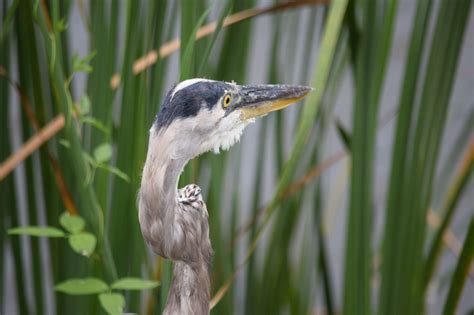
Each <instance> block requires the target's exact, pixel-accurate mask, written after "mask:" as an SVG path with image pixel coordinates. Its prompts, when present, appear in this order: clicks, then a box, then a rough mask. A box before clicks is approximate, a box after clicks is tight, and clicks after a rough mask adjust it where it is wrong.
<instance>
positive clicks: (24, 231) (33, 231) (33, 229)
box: [8, 226, 64, 237]
mask: <svg viewBox="0 0 474 315" xmlns="http://www.w3.org/2000/svg"><path fill="white" fill-rule="evenodd" d="M8 234H10V235H29V236H38V237H40V236H45V237H64V232H63V231H61V230H60V229H57V228H55V227H51V226H22V227H17V228H13V229H9V230H8Z"/></svg>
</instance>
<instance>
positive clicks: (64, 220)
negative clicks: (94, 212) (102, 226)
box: [59, 212, 86, 234]
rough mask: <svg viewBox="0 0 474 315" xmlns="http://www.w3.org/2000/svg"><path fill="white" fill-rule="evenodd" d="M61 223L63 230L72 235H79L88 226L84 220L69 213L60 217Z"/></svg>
mask: <svg viewBox="0 0 474 315" xmlns="http://www.w3.org/2000/svg"><path fill="white" fill-rule="evenodd" d="M59 223H60V224H61V226H62V227H63V228H65V229H66V230H67V231H68V232H70V233H72V234H75V233H79V232H80V231H82V230H83V229H84V226H85V225H86V222H85V221H84V219H83V218H81V217H80V216H78V215H70V214H69V213H67V212H64V213H63V214H61V216H60V217H59Z"/></svg>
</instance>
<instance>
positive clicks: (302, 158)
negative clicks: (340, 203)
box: [0, 0, 474, 315]
mask: <svg viewBox="0 0 474 315" xmlns="http://www.w3.org/2000/svg"><path fill="white" fill-rule="evenodd" d="M398 2H399V1H397V0H380V1H361V0H360V1H358V0H327V1H323V0H305V1H299V2H281V3H277V4H275V5H273V6H271V7H268V8H265V9H260V7H259V5H258V1H255V0H245V1H236V0H226V1H221V2H219V1H215V2H210V1H206V0H196V1H187V0H181V1H127V2H125V1H95V0H93V1H88V2H86V1H77V2H74V1H59V0H49V1H48V0H47V1H43V0H42V1H39V0H24V1H20V0H11V1H2V3H1V4H0V16H1V19H0V22H1V23H0V25H1V30H0V104H1V106H0V120H1V121H0V126H1V132H0V161H4V162H3V163H2V164H0V200H1V209H2V220H1V222H2V225H3V230H4V231H5V232H3V233H0V246H1V248H0V251H1V252H2V257H7V255H6V253H7V252H10V251H11V256H12V258H13V266H14V268H13V269H14V279H15V280H16V286H15V294H14V296H15V297H16V298H17V300H16V301H14V303H16V304H17V305H18V310H19V311H20V313H21V314H32V313H34V312H36V313H37V314H39V315H41V314H46V313H48V312H51V310H54V311H55V312H56V313H57V314H100V313H101V312H104V311H105V312H107V313H112V314H113V313H120V312H122V311H124V310H125V311H127V312H136V313H140V314H159V313H160V312H161V311H162V309H163V307H164V304H165V302H166V297H167V292H168V289H169V285H170V280H171V271H172V269H171V263H170V262H169V261H165V260H163V259H161V258H159V257H155V256H150V255H149V253H148V251H147V247H146V245H145V244H144V241H143V238H142V235H141V232H140V229H139V225H138V220H137V208H136V193H137V190H138V187H139V183H140V175H141V170H142V166H143V163H144V159H145V154H146V149H147V139H148V136H147V131H148V129H149V127H150V126H151V124H152V122H153V119H154V117H155V114H156V112H157V111H158V109H159V105H160V103H161V99H162V96H163V94H164V93H165V92H166V89H167V88H168V85H167V82H169V81H173V82H177V81H179V80H184V79H187V78H191V77H209V78H213V79H217V80H226V81H236V82H238V83H245V82H249V81H252V82H255V80H254V79H253V78H251V77H250V76H249V73H248V71H247V69H249V68H250V67H254V66H255V64H254V63H252V61H253V60H254V59H255V58H259V59H258V60H265V62H267V61H268V64H269V66H268V73H266V75H265V76H263V77H264V78H265V79H264V82H260V83H299V84H305V85H311V86H313V87H314V88H315V91H314V92H313V93H311V94H310V96H309V97H308V98H307V100H306V101H305V103H304V105H301V106H296V107H295V108H294V109H292V110H293V111H294V113H295V114H296V115H293V116H291V115H289V116H288V113H289V111H283V112H277V113H275V114H272V115H270V116H269V117H267V118H265V119H263V120H262V121H261V122H260V123H259V124H258V126H257V128H256V129H254V132H255V134H256V136H255V137H253V138H252V141H253V144H252V147H253V146H254V147H255V148H256V152H254V153H253V155H252V156H253V157H255V159H256V160H255V161H252V162H251V164H249V162H248V160H246V156H245V153H246V152H247V151H248V150H246V149H245V147H244V146H241V145H238V146H236V147H234V148H233V149H231V151H230V152H224V153H221V154H220V155H212V154H206V155H203V156H201V157H199V158H198V159H196V160H194V161H193V162H192V163H190V164H189V165H188V166H187V168H186V169H185V171H184V174H183V175H182V177H181V183H180V185H184V184H187V183H192V182H193V183H197V184H199V185H200V186H201V187H202V188H203V191H204V193H205V200H206V202H207V206H208V209H209V213H210V228H211V239H212V244H213V247H214V250H215V257H214V264H213V275H212V287H213V292H212V295H213V299H212V302H211V304H212V307H213V311H212V312H213V313H215V314H228V313H232V311H233V312H236V313H245V314H277V313H287V312H290V313H292V314H309V313H314V312H315V311H316V312H317V313H318V314H320V312H322V313H324V314H338V313H341V312H342V313H343V314H422V313H424V312H426V311H427V310H426V306H427V295H428V289H429V284H430V283H431V282H432V281H433V280H437V279H438V280H439V277H440V275H439V262H440V260H441V258H442V253H443V251H444V242H445V241H444V239H445V237H444V236H445V235H446V233H448V232H449V233H451V232H450V229H451V222H452V220H453V218H454V216H455V215H456V212H457V211H458V208H459V206H458V202H459V201H460V200H461V198H462V197H463V195H464V194H466V190H467V187H468V185H471V188H472V178H471V175H472V173H473V172H472V171H473V163H474V140H473V138H472V132H473V126H474V124H473V123H472V121H473V117H474V111H473V109H472V106H471V108H470V112H469V115H467V117H465V118H464V119H465V123H464V124H463V125H462V126H461V127H460V129H461V131H460V132H459V135H457V139H456V141H454V142H453V143H449V142H447V140H446V138H445V135H446V131H447V128H445V126H446V122H447V118H446V117H447V113H448V111H449V109H450V108H451V107H453V106H456V104H454V103H453V102H452V101H451V95H452V94H453V90H454V87H455V76H456V71H457V69H458V63H459V60H460V53H461V49H462V46H463V43H464V34H465V33H466V31H467V29H468V21H469V15H470V14H471V12H472V2H471V1H470V0H458V1H450V0H440V1H438V2H437V3H436V5H435V3H433V1H430V0H419V1H417V2H416V5H415V6H416V12H415V13H414V15H413V18H412V25H411V31H410V37H409V39H408V49H407V51H406V52H405V54H406V60H405V68H404V73H403V75H402V81H401V82H402V83H401V89H400V93H399V95H398V96H397V98H396V99H397V103H396V104H395V106H392V108H391V110H392V111H393V113H395V114H392V115H389V116H390V119H393V120H394V121H396V123H395V130H394V138H393V139H394V140H393V143H390V145H389V146H390V152H389V154H390V169H389V170H388V173H389V176H387V177H386V178H383V177H380V176H378V177H377V178H383V180H384V181H385V182H384V183H383V185H385V186H386V187H387V188H388V192H387V195H386V197H385V199H384V200H383V202H377V203H375V201H374V199H375V197H376V192H375V183H374V180H375V178H376V175H377V172H379V170H378V169H377V170H376V165H377V164H376V162H375V158H376V152H377V151H376V140H380V139H381V137H382V132H381V130H382V129H383V127H384V125H385V124H386V121H385V120H386V119H379V117H380V116H382V117H387V115H386V113H384V112H382V113H380V112H381V111H380V110H379V108H380V107H381V106H382V105H383V104H382V93H383V91H384V88H385V85H386V81H387V80H386V77H387V73H388V72H387V69H388V64H389V62H390V60H391V59H390V58H391V53H390V52H391V48H392V42H393V36H394V32H395V30H394V29H395V22H396V19H397V13H398V11H397V10H398V4H399V3H398ZM73 6H75V10H76V11H77V10H79V12H80V17H81V19H82V23H84V27H85V29H86V30H87V33H86V34H85V36H87V39H88V41H89V52H88V53H87V54H86V55H84V56H79V55H78V54H77V53H76V52H75V51H72V49H71V47H73V45H72V43H73V41H75V38H74V36H76V35H77V34H76V33H74V34H73V31H72V28H71V23H72V11H73V10H72V9H73ZM303 8H306V10H303ZM263 14H267V17H269V18H271V19H272V25H274V27H273V28H272V29H271V30H269V32H268V33H267V34H266V35H267V36H268V38H266V39H268V41H265V42H263V43H259V45H260V46H261V47H264V48H265V50H264V51H268V55H266V56H264V58H262V56H259V55H258V54H260V53H261V52H260V51H254V50H252V48H253V46H252V45H254V44H255V41H252V39H253V36H254V33H255V32H257V31H258V25H257V24H256V22H257V20H258V16H260V15H263ZM305 17H306V18H305ZM212 21H215V23H214V24H207V23H211V22H212ZM176 29H180V34H175V33H174V30H176ZM295 34H298V36H295ZM175 35H178V36H179V38H180V41H177V40H174V36H175ZM294 47H302V49H301V51H299V50H296V49H294ZM313 47H317V49H316V50H315V49H313ZM259 48H260V47H259ZM175 52H176V53H179V75H178V74H177V73H178V72H177V71H176V69H174V67H170V58H169V57H170V56H171V55H172V54H173V53H175ZM313 63H314V67H313V68H312V69H311V66H310V65H312V64H313ZM171 65H173V64H171ZM257 66H258V67H260V66H261V65H257ZM266 69H267V67H262V70H261V71H260V72H262V71H266ZM347 73H350V74H351V75H352V78H351V79H352V83H351V87H352V89H353V95H354V98H353V103H352V104H349V105H350V106H347V107H348V108H346V109H345V110H346V111H348V112H352V117H353V118H352V124H351V127H350V128H349V127H347V126H345V125H344V124H343V123H341V122H340V121H339V120H338V119H337V117H338V115H337V114H335V112H334V108H335V106H336V99H337V95H338V94H340V93H341V86H344V85H342V84H341V82H342V79H343V76H344V75H345V74H347ZM84 77H85V79H86V86H85V87H84V88H83V89H82V88H80V85H79V84H78V83H80V82H81V78H84ZM16 102H18V103H19V105H21V108H20V109H19V110H18V111H16V110H15V108H14V105H15V104H16ZM386 107H387V106H384V107H383V108H386ZM12 111H13V112H14V113H15V112H20V116H21V118H20V127H18V126H17V125H15V124H16V123H17V120H15V119H14V120H13V121H10V119H11V118H12V117H14V115H13V114H12ZM10 126H11V127H13V128H11V129H10V128H9V127H10ZM292 126H296V127H295V128H294V130H293V129H292V128H293V127H292ZM48 128H49V129H48ZM331 129H336V130H337V132H338V134H339V139H340V144H341V146H342V147H343V148H344V150H343V151H340V152H339V153H336V154H334V153H333V152H331V151H328V150H327V145H325V144H326V142H327V139H328V138H329V132H330V130H331ZM56 132H57V133H56ZM38 135H40V136H38ZM18 137H21V141H22V142H26V141H27V140H28V139H30V138H32V137H33V138H34V140H35V141H36V142H34V141H33V142H32V143H30V144H29V147H28V146H25V148H24V149H25V150H24V151H23V152H21V153H22V154H15V152H14V150H13V147H14V146H13V145H12V143H14V142H12V141H13V139H15V138H18ZM288 139H291V145H287V143H288ZM45 140H47V143H46V144H45V145H43V146H41V147H40V148H39V149H38V150H34V149H35V148H36V147H37V145H36V144H37V143H40V142H42V141H45ZM244 140H245V138H244ZM382 140H385V141H388V140H386V139H382ZM442 145H443V146H444V147H447V148H449V151H450V155H449V157H448V158H447V159H444V160H442V159H440V158H439V157H440V155H441V154H440V150H441V147H442ZM33 151H34V152H33ZM31 152H33V153H32V154H30V153H31ZM14 154H15V155H14ZM346 156H347V157H349V158H350V165H351V166H350V171H349V176H348V178H343V179H340V180H339V179H338V180H339V181H344V182H346V181H347V184H348V189H347V207H345V208H344V216H345V217H346V218H347V225H346V226H344V225H338V227H337V234H341V235H344V236H345V245H343V250H345V252H344V255H343V256H344V257H345V259H344V261H343V262H342V264H343V268H342V270H340V272H341V275H340V276H338V277H335V274H334V270H333V269H332V266H333V264H334V261H332V259H331V255H330V254H329V250H330V249H332V248H334V247H332V246H331V245H332V243H333V242H334V240H333V239H332V238H331V237H330V236H328V233H327V227H326V226H325V217H327V216H328V215H331V213H330V212H331V207H333V206H331V202H330V198H329V197H328V196H327V195H326V194H325V192H326V191H327V190H328V189H327V187H324V185H327V184H328V183H329V181H323V179H322V178H321V176H320V175H321V174H323V173H324V172H325V171H326V170H328V169H329V168H330V167H331V166H332V165H334V164H336V163H341V160H343V158H344V157H346ZM8 158H9V159H8ZM7 159H8V160H7ZM20 162H22V165H21V166H19V167H17V168H16V170H15V172H16V174H15V176H13V173H10V172H9V170H11V169H13V168H14V167H15V166H16V165H17V164H18V163H20ZM244 167H245V168H248V169H251V170H252V172H253V174H255V175H254V176H251V177H250V178H251V180H252V182H250V183H249V182H248V179H247V178H246V177H245V176H244V175H242V174H246V173H248V172H249V170H248V169H243V168H244ZM269 169H271V171H269ZM269 174H275V176H276V180H277V181H276V183H275V184H274V185H273V184H270V185H269V184H268V180H267V179H268V178H269ZM377 184H379V182H377ZM244 185H245V187H249V189H248V190H251V193H250V195H249V194H248V192H245V191H244V190H243V189H242V187H244ZM337 185H339V186H335V187H331V190H336V191H339V192H340V193H341V192H343V193H344V192H345V190H344V188H341V187H345V183H343V184H337ZM269 189H270V190H271V191H272V197H271V198H270V200H265V199H264V198H263V197H262V196H264V192H265V191H268V190H269ZM433 192H436V193H433ZM19 198H21V199H22V200H20V199H19ZM23 199H24V200H23ZM379 199H380V198H379ZM439 200H442V201H441V202H440V201H439ZM24 204H26V207H25V206H22V205H24ZM22 207H23V208H26V209H27V213H26V215H25V214H22V212H21V208H22ZM433 216H434V217H436V218H438V221H439V224H437V225H436V224H431V225H429V222H430V221H427V220H426V218H427V217H433ZM25 218H26V219H25ZM376 218H382V219H383V220H382V221H383V222H382V223H380V230H379V231H376V227H377V226H376V224H375V219H376ZM6 231H8V233H7V232H6ZM379 233H380V234H379ZM18 234H21V235H30V236H34V237H31V239H30V241H29V242H27V241H25V240H26V239H25V238H23V237H19V236H17V235H18ZM456 235H458V237H459V239H460V240H461V242H462V250H461V251H460V252H459V253H457V254H456V259H455V262H454V263H452V266H451V267H450V268H451V270H452V271H453V272H452V274H451V273H450V274H449V275H448V279H449V281H447V282H446V284H445V286H446V289H447V292H448V293H447V294H446V296H445V295H441V293H439V292H437V293H436V294H437V295H439V296H440V299H442V303H441V305H442V308H443V314H454V313H455V312H456V306H457V304H458V302H459V300H460V298H461V296H462V293H463V287H464V284H465V282H466V280H467V278H468V277H469V276H470V277H472V274H471V275H469V273H470V272H471V273H472V261H473V258H474V247H473V246H472V242H473V238H474V217H473V216H472V214H471V215H470V216H469V217H468V223H467V224H466V225H464V226H463V227H462V228H461V229H459V230H456ZM37 237H48V238H45V239H39V238H37ZM43 240H47V241H46V242H43ZM45 245H47V246H45ZM242 251H243V253H242ZM453 261H454V260H453ZM5 263H6V261H5V259H2V261H1V264H2V265H0V267H2V268H1V270H5V268H4V267H5ZM27 269H30V270H31V273H25V270H27ZM45 270H49V271H50V272H49V273H48V272H44V271H45ZM30 274H31V278H29V277H30V276H29V275H30ZM0 277H1V278H0V279H1V280H2V281H1V282H2V283H5V281H6V280H5V279H7V278H8V275H6V274H5V272H2V274H1V276H0ZM49 277H52V281H53V284H54V285H52V286H54V288H52V286H49V287H48V285H47V284H48V283H50V282H51V279H50V278H49ZM335 278H337V279H339V278H341V279H342V283H343V285H342V290H341V292H337V291H338V290H335V289H334V287H335V285H336V283H335V281H336V280H335ZM237 281H239V283H240V284H241V285H240V286H236V282H237ZM30 284H31V287H29V285H30ZM158 284H159V285H158ZM145 289H146V290H145ZM2 290H3V287H2ZM52 290H54V292H55V298H54V299H51V298H48V294H47V292H50V291H52ZM30 292H31V295H30ZM72 295H81V296H79V297H78V296H72ZM4 297H5V292H3V291H2V292H0V310H3V309H5V307H6V303H13V302H11V301H5V299H4ZM316 297H322V300H321V301H319V300H318V301H316V300H317V299H316ZM439 311H441V310H439Z"/></svg>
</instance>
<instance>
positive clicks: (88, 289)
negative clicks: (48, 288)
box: [55, 278, 109, 295]
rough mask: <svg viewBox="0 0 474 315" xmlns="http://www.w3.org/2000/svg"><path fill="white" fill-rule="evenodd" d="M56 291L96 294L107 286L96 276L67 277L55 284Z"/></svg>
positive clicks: (72, 293)
mask: <svg viewBox="0 0 474 315" xmlns="http://www.w3.org/2000/svg"><path fill="white" fill-rule="evenodd" d="M55 289H56V291H59V292H63V293H66V294H71V295H86V294H97V293H102V292H104V291H107V290H108V289H109V286H108V285H107V284H106V283H105V282H104V281H102V280H100V279H97V278H84V279H78V278H74V279H69V280H66V281H64V282H61V283H59V284H57V285H56V286H55Z"/></svg>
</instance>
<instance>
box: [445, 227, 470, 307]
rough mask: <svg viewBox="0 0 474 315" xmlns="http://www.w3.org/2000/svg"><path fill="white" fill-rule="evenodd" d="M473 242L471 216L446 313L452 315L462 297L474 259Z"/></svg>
mask: <svg viewBox="0 0 474 315" xmlns="http://www.w3.org/2000/svg"><path fill="white" fill-rule="evenodd" d="M472 244H474V218H471V222H470V223H469V229H468V231H467V235H466V239H465V240H464V245H463V248H462V251H461V256H459V259H458V262H457V265H456V269H455V270H454V274H453V277H452V279H451V286H450V287H449V291H448V297H447V298H446V303H445V304H444V309H443V314H444V315H451V314H454V313H455V312H456V306H457V305H458V303H459V299H460V298H461V293H462V288H463V286H464V283H465V281H466V278H467V276H468V273H469V268H471V266H472V261H473V259H474V246H473V245H472Z"/></svg>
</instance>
